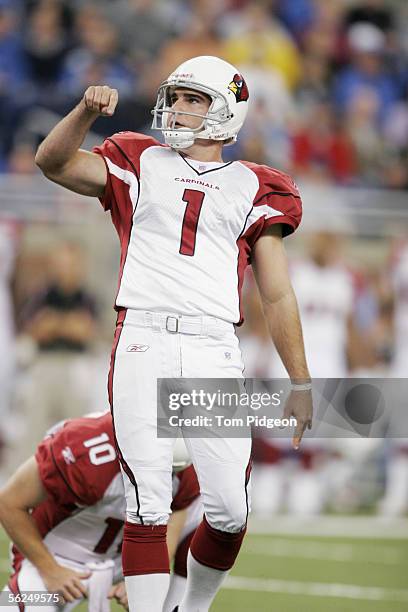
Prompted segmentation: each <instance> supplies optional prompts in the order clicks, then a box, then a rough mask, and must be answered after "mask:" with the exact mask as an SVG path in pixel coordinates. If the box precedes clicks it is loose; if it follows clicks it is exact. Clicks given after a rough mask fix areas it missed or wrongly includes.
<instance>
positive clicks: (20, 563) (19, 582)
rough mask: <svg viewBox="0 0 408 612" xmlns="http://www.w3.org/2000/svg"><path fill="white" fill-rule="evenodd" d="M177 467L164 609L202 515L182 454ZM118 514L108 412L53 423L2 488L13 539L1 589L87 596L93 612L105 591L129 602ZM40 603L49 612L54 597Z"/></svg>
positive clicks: (121, 508) (71, 602)
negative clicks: (5, 582) (9, 569)
mask: <svg viewBox="0 0 408 612" xmlns="http://www.w3.org/2000/svg"><path fill="white" fill-rule="evenodd" d="M175 466H176V464H175ZM177 468H178V471H175V470H174V471H173V503H172V510H173V514H172V516H171V521H170V523H169V530H168V548H169V555H170V558H174V573H173V576H172V581H171V583H170V588H169V592H168V595H167V599H166V604H165V607H164V608H163V610H164V612H167V611H171V610H173V608H174V606H176V605H177V604H178V603H179V601H180V600H181V597H182V594H183V591H184V586H185V578H186V575H187V571H186V561H187V552H188V549H189V544H190V541H191V538H192V536H193V535H194V532H195V529H196V527H197V526H198V524H199V523H200V521H201V519H202V514H203V511H202V507H201V502H200V498H199V487H198V481H197V478H196V475H195V472H194V468H193V467H192V465H188V463H187V461H186V462H184V464H183V463H181V464H178V465H177ZM180 468H181V469H180ZM175 469H176V468H175ZM124 520H125V495H124V489H123V484H122V477H121V474H120V468H119V462H118V460H117V457H116V453H115V449H114V441H113V428H112V420H111V415H110V413H109V412H106V413H103V414H98V415H88V416H86V417H83V418H79V419H72V420H68V421H64V422H63V423H61V424H58V425H57V426H56V427H55V428H54V429H53V430H52V431H51V432H49V434H48V435H47V436H46V437H45V438H44V440H43V441H42V442H41V444H40V445H39V446H38V448H37V452H36V454H35V456H34V457H31V458H30V459H28V460H27V461H26V462H25V463H24V464H23V465H22V466H21V467H20V468H19V469H18V470H17V472H16V473H15V475H14V476H13V477H12V478H11V479H10V480H9V482H8V483H7V484H6V485H5V487H4V488H3V489H2V491H0V521H1V523H2V524H3V526H4V528H5V529H6V531H7V533H8V534H9V536H10V538H11V540H12V541H13V542H14V544H13V545H12V563H13V570H14V573H13V574H12V576H11V578H10V580H9V583H8V586H7V587H5V590H7V591H9V592H10V597H12V594H13V595H19V594H20V593H23V592H27V591H30V592H34V591H48V592H50V593H59V594H60V595H62V596H63V597H64V599H65V601H66V602H68V603H67V604H66V611H67V610H68V609H72V608H74V607H75V606H76V605H77V604H78V603H79V602H80V600H81V599H82V598H83V597H86V596H88V598H89V606H90V609H92V610H95V611H97V612H102V611H103V610H105V609H107V605H108V600H107V597H110V598H115V599H116V600H117V601H118V602H119V603H121V604H122V605H123V606H124V607H126V608H127V597H126V590H125V587H124V582H123V578H122V574H121V558H120V553H121V544H122V532H123V524H124ZM112 583H113V584H112ZM26 597H27V593H24V595H23V598H26ZM30 603H33V604H34V602H30V598H27V600H26V605H25V606H24V605H22V604H21V603H20V605H19V608H20V610H25V611H26V612H29V611H30V610H31V609H32V610H34V608H31V606H30ZM16 607H17V606H16ZM42 608H43V610H44V612H46V610H48V611H49V612H51V611H54V610H57V604H56V603H53V602H52V601H51V602H50V604H49V606H45V609H44V605H42ZM58 609H60V608H58Z"/></svg>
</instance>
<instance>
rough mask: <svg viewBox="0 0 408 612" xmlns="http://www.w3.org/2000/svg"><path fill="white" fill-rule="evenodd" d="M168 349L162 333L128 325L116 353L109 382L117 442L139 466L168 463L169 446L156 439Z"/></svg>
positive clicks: (126, 454)
mask: <svg viewBox="0 0 408 612" xmlns="http://www.w3.org/2000/svg"><path fill="white" fill-rule="evenodd" d="M165 348H166V347H165V346H164V343H163V335H162V334H161V333H158V332H155V331H153V330H152V329H151V328H148V327H138V326H135V325H126V323H125V324H124V326H123V329H122V332H121V335H120V338H119V342H118V345H117V348H116V351H115V353H114V359H113V363H112V369H111V375H110V380H111V399H112V408H113V419H114V424H115V434H116V440H117V443H118V446H119V448H120V450H121V452H122V455H123V456H124V457H125V458H126V460H127V461H129V462H131V463H132V464H137V465H138V466H139V467H149V468H159V467H161V466H163V465H167V464H168V457H169V450H168V447H169V444H165V443H160V441H158V439H157V378H158V377H160V376H161V375H162V371H163V361H164V360H165V354H164V353H165ZM170 446H171V445H170Z"/></svg>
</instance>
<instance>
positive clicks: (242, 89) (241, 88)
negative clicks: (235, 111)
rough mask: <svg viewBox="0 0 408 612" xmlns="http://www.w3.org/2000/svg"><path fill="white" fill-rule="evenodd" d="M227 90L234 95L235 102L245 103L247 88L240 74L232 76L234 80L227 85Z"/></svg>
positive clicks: (247, 93) (247, 96) (247, 94)
mask: <svg viewBox="0 0 408 612" xmlns="http://www.w3.org/2000/svg"><path fill="white" fill-rule="evenodd" d="M228 89H229V90H230V91H232V93H233V94H234V95H235V99H236V101H237V102H246V101H247V100H248V98H249V91H248V87H247V84H246V83H245V81H244V77H243V76H242V75H241V74H238V73H237V74H234V78H233V79H232V81H231V83H230V84H229V85H228Z"/></svg>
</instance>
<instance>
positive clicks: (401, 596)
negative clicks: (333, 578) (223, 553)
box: [222, 576, 408, 602]
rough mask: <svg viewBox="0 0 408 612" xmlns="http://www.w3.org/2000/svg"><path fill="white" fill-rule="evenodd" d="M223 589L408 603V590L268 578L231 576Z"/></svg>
mask: <svg viewBox="0 0 408 612" xmlns="http://www.w3.org/2000/svg"><path fill="white" fill-rule="evenodd" d="M222 588H224V589H230V590H237V591H263V592H269V593H286V594H291V595H310V596H313V597H337V598H340V599H365V600H369V601H403V602H408V589H386V588H381V587H362V586H357V585H354V584H335V583H325V582H296V581H293V580H273V579H266V578H246V577H244V576H229V577H228V578H227V579H226V580H225V582H224V584H223V587H222Z"/></svg>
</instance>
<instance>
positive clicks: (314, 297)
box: [275, 260, 354, 378]
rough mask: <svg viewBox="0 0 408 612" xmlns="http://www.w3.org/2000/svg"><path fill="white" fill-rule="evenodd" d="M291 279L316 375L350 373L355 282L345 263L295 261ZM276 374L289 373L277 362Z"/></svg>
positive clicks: (313, 370) (337, 375)
mask: <svg viewBox="0 0 408 612" xmlns="http://www.w3.org/2000/svg"><path fill="white" fill-rule="evenodd" d="M291 280H292V285H293V289H294V291H295V294H296V298H297V301H298V305H299V311H300V316H301V320H302V328H303V338H304V343H305V351H306V359H307V364H308V366H309V371H310V374H311V376H312V377H313V378H326V377H336V378H342V377H344V376H346V375H347V359H346V347H347V320H348V317H349V315H350V314H351V312H352V309H353V302H354V283H353V278H352V275H351V273H350V272H349V271H348V270H347V269H346V268H345V267H344V266H341V265H338V266H327V267H321V266H318V265H316V264H315V263H314V262H313V261H312V260H305V261H296V262H293V264H291ZM275 376H282V377H283V376H287V374H286V372H285V370H284V368H283V366H282V365H277V368H276V372H275Z"/></svg>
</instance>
